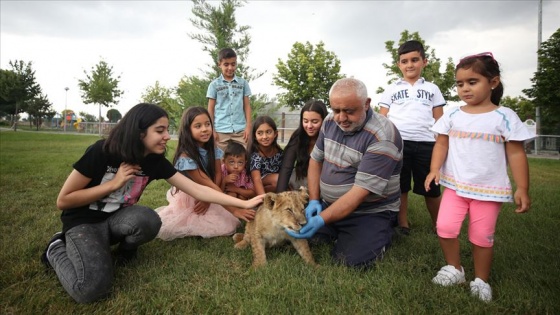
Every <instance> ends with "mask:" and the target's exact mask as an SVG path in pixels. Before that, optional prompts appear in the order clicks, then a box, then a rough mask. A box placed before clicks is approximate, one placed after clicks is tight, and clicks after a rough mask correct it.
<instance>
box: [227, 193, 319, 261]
mask: <svg viewBox="0 0 560 315" xmlns="http://www.w3.org/2000/svg"><path fill="white" fill-rule="evenodd" d="M308 199H309V195H308V194H307V189H305V188H304V187H301V188H300V189H299V190H296V191H285V192H281V193H278V194H275V193H267V194H266V195H265V197H264V201H263V203H262V204H261V205H260V206H259V208H258V209H257V213H256V215H255V219H254V220H253V221H251V222H248V223H247V225H246V227H245V234H243V233H236V234H235V235H233V240H234V241H235V243H236V244H235V248H237V249H244V248H246V247H247V245H249V244H251V248H252V250H253V267H259V266H263V265H265V264H266V253H265V248H266V247H272V246H274V245H277V244H280V243H283V242H284V241H286V240H289V241H290V242H292V245H293V246H294V248H295V249H296V250H297V252H298V253H299V255H300V256H301V257H302V258H303V260H305V262H306V263H308V264H310V265H316V263H315V260H314V259H313V255H312V254H311V250H309V244H308V243H307V240H304V239H295V238H293V237H291V236H289V235H288V234H286V232H285V231H284V229H285V228H286V229H290V230H293V231H299V230H300V229H301V227H302V226H303V225H305V224H306V223H307V220H306V219H305V211H304V210H305V207H304V205H305V203H307V200H308Z"/></svg>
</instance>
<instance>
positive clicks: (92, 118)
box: [80, 112, 98, 122]
mask: <svg viewBox="0 0 560 315" xmlns="http://www.w3.org/2000/svg"><path fill="white" fill-rule="evenodd" d="M80 117H82V119H83V120H84V121H87V122H96V121H98V120H97V119H98V117H95V115H92V114H90V113H86V112H80Z"/></svg>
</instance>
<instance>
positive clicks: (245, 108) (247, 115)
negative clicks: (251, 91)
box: [243, 96, 252, 142]
mask: <svg viewBox="0 0 560 315" xmlns="http://www.w3.org/2000/svg"><path fill="white" fill-rule="evenodd" d="M243 112H244V113H245V121H246V124H245V133H244V134H243V140H245V142H248V141H249V137H250V136H251V125H252V123H251V103H250V101H249V96H244V97H243Z"/></svg>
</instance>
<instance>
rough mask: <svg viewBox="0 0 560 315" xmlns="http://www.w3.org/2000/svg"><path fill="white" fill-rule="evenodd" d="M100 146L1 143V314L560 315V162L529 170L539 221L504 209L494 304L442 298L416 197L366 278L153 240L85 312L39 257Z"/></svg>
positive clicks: (54, 140) (437, 262)
mask: <svg viewBox="0 0 560 315" xmlns="http://www.w3.org/2000/svg"><path fill="white" fill-rule="evenodd" d="M98 139H99V137H97V136H93V135H92V136H89V135H80V136H76V135H68V134H47V133H42V132H9V131H0V174H1V175H2V180H0V204H1V205H2V207H0V233H1V235H3V237H2V238H0V248H2V250H1V251H0V261H1V262H2V272H0V313H1V314H61V313H68V314H286V313H288V314H292V313H293V314H559V313H560V304H559V303H558V302H557V301H558V298H557V297H558V296H560V278H559V277H558V276H556V275H558V270H559V268H560V263H559V261H558V257H560V247H559V246H558V235H557V234H558V233H556V231H557V227H558V224H559V223H560V212H559V211H558V210H557V209H558V204H560V195H559V194H558V193H557V191H558V183H559V182H560V172H557V171H555V170H557V169H558V168H559V167H560V161H559V160H553V159H529V164H530V170H531V184H530V186H531V190H530V191H531V197H532V199H533V203H532V210H531V211H530V212H529V213H527V214H523V215H519V214H515V213H513V209H514V206H513V204H504V206H503V209H502V211H501V212H500V219H499V221H498V225H497V230H496V246H495V252H494V253H495V254H494V263H493V265H492V275H491V278H490V285H492V289H493V291H494V301H493V302H492V303H482V302H480V301H479V300H477V299H475V298H472V297H471V296H470V291H469V286H468V283H467V284H464V285H459V286H454V287H445V288H444V287H439V286H436V285H433V284H432V283H431V282H430V280H431V278H432V277H433V276H434V275H435V273H436V272H437V270H438V269H439V268H440V267H441V266H442V265H443V264H444V263H445V262H444V259H443V255H442V253H441V249H440V246H439V243H438V240H437V237H436V236H435V235H434V234H433V233H432V231H431V227H430V225H431V223H430V218H429V215H428V212H427V211H426V208H425V204H424V200H423V198H422V197H421V196H417V195H415V194H411V195H410V196H409V209H410V211H409V218H410V220H411V222H412V224H413V225H412V233H411V235H410V236H409V237H395V238H394V240H393V245H392V247H391V248H390V249H389V250H388V251H387V253H386V255H385V258H384V259H383V260H382V261H380V262H379V263H378V264H377V266H376V267H375V268H373V269H371V270H368V271H358V270H352V269H350V268H345V267H343V266H339V265H336V264H334V263H333V262H332V261H331V259H330V246H313V247H312V251H313V254H314V256H315V258H316V260H317V262H318V263H319V264H320V265H321V266H320V267H318V268H310V267H308V266H307V265H305V264H304V263H303V261H302V259H301V258H300V257H299V256H298V255H297V253H296V252H295V250H294V249H293V248H292V247H291V246H289V245H287V246H280V247H275V248H271V249H268V250H267V258H268V265H267V266H266V267H264V268H261V269H259V270H253V269H251V268H250V265H251V251H250V250H249V249H247V250H243V251H239V250H235V249H234V248H233V241H232V240H231V238H229V237H216V238H211V239H201V238H196V237H190V238H184V239H178V240H174V241H171V242H164V241H161V240H159V239H156V240H154V241H151V242H149V243H147V244H145V245H142V246H141V247H140V249H139V252H138V256H139V257H138V260H137V261H136V262H134V263H133V264H131V265H129V266H127V267H122V268H116V269H115V279H114V282H113V288H112V292H111V294H110V295H109V297H108V298H107V299H104V300H101V301H99V302H96V303H91V304H78V303H76V302H74V301H73V300H72V298H71V297H69V296H68V294H67V293H66V292H65V290H64V289H63V288H62V285H61V284H60V282H59V281H58V279H57V277H56V275H55V273H54V272H52V271H49V272H45V270H44V266H43V265H42V264H41V263H40V261H39V257H40V255H41V253H42V251H43V250H44V248H45V245H46V243H47V241H48V240H49V239H50V238H51V236H52V234H53V233H54V232H56V231H59V230H60V228H61V222H60V213H61V212H60V211H59V210H57V209H56V204H55V200H56V197H57V195H58V193H59V190H60V188H61V187H62V184H63V183H64V181H65V180H66V177H67V176H68V174H69V173H70V172H71V171H72V163H74V162H76V161H77V160H78V159H79V158H80V157H81V156H82V154H83V153H84V150H85V148H87V146H89V145H91V144H92V143H93V142H94V141H96V140H98ZM170 144H171V147H173V146H175V145H176V141H170ZM37 152H40V154H37ZM173 153H174V152H173V150H169V152H168V154H167V156H168V157H171V156H173ZM167 189H169V184H167V183H166V182H165V181H161V180H158V181H154V182H152V183H151V184H150V185H149V186H148V187H147V188H146V190H145V192H144V193H143V195H142V197H141V199H140V202H139V203H140V204H142V205H146V206H149V207H151V208H157V207H159V206H163V205H167V200H166V198H165V192H166V191H167ZM239 230H240V231H242V229H241V228H240V229H239ZM466 232H467V227H466V226H464V227H463V230H462V234H461V237H460V242H461V259H462V263H463V265H464V267H465V271H466V274H467V278H468V280H469V281H470V280H472V279H473V277H474V275H473V263H472V255H471V251H470V246H469V243H468V238H467V235H466V234H467V233H466ZM18 236H22V237H18ZM23 236H25V237H23Z"/></svg>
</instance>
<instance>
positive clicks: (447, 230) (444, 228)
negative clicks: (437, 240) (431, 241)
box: [436, 220, 461, 238]
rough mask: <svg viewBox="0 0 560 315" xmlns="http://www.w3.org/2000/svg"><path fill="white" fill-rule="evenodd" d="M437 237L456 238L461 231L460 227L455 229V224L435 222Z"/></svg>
mask: <svg viewBox="0 0 560 315" xmlns="http://www.w3.org/2000/svg"><path fill="white" fill-rule="evenodd" d="M436 229H437V235H438V236H440V237H442V238H457V237H458V236H459V232H460V231H461V226H460V225H459V226H458V227H457V225H456V224H449V223H447V222H442V221H441V220H438V221H437V224H436Z"/></svg>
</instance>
